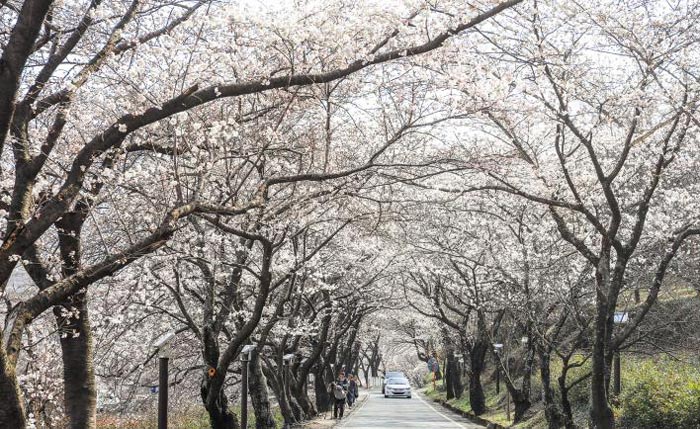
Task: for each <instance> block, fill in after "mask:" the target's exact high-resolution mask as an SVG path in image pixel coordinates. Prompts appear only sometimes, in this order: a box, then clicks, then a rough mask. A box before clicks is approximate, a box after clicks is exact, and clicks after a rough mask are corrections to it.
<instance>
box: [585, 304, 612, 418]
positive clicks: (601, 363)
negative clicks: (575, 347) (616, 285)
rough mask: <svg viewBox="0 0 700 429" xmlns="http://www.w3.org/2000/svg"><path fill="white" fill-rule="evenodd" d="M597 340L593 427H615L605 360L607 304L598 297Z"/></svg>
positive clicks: (592, 400) (592, 409)
mask: <svg viewBox="0 0 700 429" xmlns="http://www.w3.org/2000/svg"><path fill="white" fill-rule="evenodd" d="M598 301H599V303H598V304H597V307H598V308H597V315H596V322H595V323H596V331H595V340H594V342H593V354H592V356H591V360H592V363H591V409H590V417H591V428H593V429H614V427H615V419H614V415H613V412H612V409H611V408H610V406H609V405H608V396H607V392H608V384H607V383H608V381H609V379H610V377H609V375H608V374H607V373H608V366H607V365H606V362H605V348H606V347H605V342H606V341H605V338H606V332H605V331H606V328H607V320H606V319H607V316H606V308H605V304H604V303H602V302H601V301H602V300H601V298H598Z"/></svg>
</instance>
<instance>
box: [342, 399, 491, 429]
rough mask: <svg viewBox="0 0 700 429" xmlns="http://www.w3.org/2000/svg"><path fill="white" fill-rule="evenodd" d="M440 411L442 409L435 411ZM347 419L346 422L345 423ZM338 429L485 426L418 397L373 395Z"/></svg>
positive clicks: (470, 428) (480, 428)
mask: <svg viewBox="0 0 700 429" xmlns="http://www.w3.org/2000/svg"><path fill="white" fill-rule="evenodd" d="M435 407H439V408H435ZM346 419H347V420H346ZM336 427H337V428H348V429H350V428H353V429H374V428H422V429H433V428H434V429H448V428H449V429H457V428H461V429H483V428H484V426H481V425H477V424H474V423H472V422H470V421H469V420H466V419H463V418H462V417H460V416H458V415H456V414H453V413H450V412H449V411H447V410H444V409H443V408H442V407H440V406H439V405H437V404H436V405H434V406H433V405H432V404H428V402H427V401H425V400H423V399H422V398H420V397H418V395H416V394H415V393H414V394H413V398H411V399H403V398H389V399H386V398H384V395H382V394H380V393H375V392H372V393H371V394H370V396H369V398H367V400H366V401H365V402H364V403H363V404H361V405H360V408H358V409H356V410H354V412H353V413H352V414H351V415H349V416H346V417H345V418H344V419H343V420H342V421H341V422H340V424H339V425H338V426H336Z"/></svg>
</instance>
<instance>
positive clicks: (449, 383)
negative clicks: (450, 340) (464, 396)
mask: <svg viewBox="0 0 700 429" xmlns="http://www.w3.org/2000/svg"><path fill="white" fill-rule="evenodd" d="M453 363H454V354H453V352H452V350H449V351H448V352H447V364H446V365H445V397H446V398H447V400H448V401H449V400H450V399H454V398H455V396H456V395H455V383H454V378H455V375H456V374H455V371H454V365H453Z"/></svg>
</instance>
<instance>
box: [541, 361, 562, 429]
mask: <svg viewBox="0 0 700 429" xmlns="http://www.w3.org/2000/svg"><path fill="white" fill-rule="evenodd" d="M539 355H540V378H541V379H542V391H543V396H544V398H543V401H544V416H545V418H546V419H547V425H548V428H549V429H559V428H561V427H562V423H563V422H562V420H563V419H562V416H561V412H560V411H559V407H558V406H557V403H556V401H555V395H554V390H553V389H552V374H551V372H550V365H549V359H550V357H549V353H547V352H546V351H544V350H540V351H539Z"/></svg>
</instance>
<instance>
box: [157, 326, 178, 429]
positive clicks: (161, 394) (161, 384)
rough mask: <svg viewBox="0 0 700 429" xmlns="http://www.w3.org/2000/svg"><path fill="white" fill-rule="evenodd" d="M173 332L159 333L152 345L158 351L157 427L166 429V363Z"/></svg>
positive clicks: (167, 362) (173, 336)
mask: <svg viewBox="0 0 700 429" xmlns="http://www.w3.org/2000/svg"><path fill="white" fill-rule="evenodd" d="M174 338H175V332H173V331H170V332H166V333H165V334H163V335H161V336H160V337H159V338H158V339H157V340H156V342H155V343H154V344H153V347H154V348H155V349H156V351H157V352H158V429H168V364H169V361H170V345H171V343H172V341H173V339H174Z"/></svg>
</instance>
